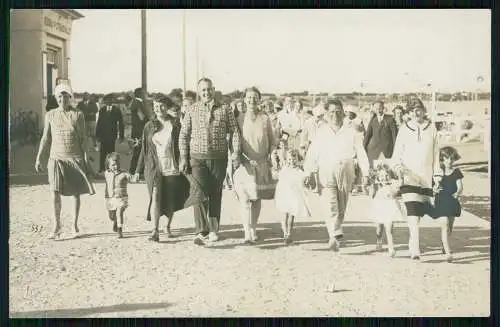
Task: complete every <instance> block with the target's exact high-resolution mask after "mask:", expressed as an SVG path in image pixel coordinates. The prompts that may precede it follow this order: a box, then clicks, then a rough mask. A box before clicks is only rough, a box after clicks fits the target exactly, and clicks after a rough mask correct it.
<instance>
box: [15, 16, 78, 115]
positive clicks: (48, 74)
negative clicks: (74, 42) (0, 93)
mask: <svg viewBox="0 0 500 327" xmlns="http://www.w3.org/2000/svg"><path fill="white" fill-rule="evenodd" d="M82 17H83V15H82V14H80V13H79V12H77V11H76V10H72V9H14V10H11V15H10V36H11V37H10V83H9V88H10V90H9V91H10V102H9V104H10V110H11V111H12V113H14V114H15V113H16V112H20V111H27V112H29V111H33V112H34V113H36V114H37V116H38V117H43V114H44V112H45V104H46V103H47V98H48V97H49V96H50V95H51V94H52V92H53V90H54V87H55V86H56V85H57V84H58V83H69V84H70V74H69V71H68V64H69V60H70V59H71V55H70V42H71V29H72V24H73V21H74V20H76V19H80V18H82ZM39 124H43V119H39Z"/></svg>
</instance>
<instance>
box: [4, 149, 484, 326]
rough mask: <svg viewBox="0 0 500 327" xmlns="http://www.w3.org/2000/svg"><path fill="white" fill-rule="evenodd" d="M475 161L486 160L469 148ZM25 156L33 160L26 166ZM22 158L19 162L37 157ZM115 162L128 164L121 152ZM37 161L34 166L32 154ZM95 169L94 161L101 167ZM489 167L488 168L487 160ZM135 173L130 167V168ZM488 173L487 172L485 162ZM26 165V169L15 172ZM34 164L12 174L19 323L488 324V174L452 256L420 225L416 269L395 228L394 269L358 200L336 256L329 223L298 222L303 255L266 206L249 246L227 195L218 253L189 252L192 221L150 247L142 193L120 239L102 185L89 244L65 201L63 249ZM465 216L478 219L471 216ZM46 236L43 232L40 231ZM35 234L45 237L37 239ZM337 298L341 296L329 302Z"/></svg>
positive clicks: (470, 178) (468, 190) (402, 233)
mask: <svg viewBox="0 0 500 327" xmlns="http://www.w3.org/2000/svg"><path fill="white" fill-rule="evenodd" d="M469 147H470V150H469V149H468V150H467V152H469V153H470V154H471V155H470V156H469V158H471V159H469V160H470V161H472V162H473V161H475V160H472V158H474V159H475V158H478V159H479V157H480V156H482V157H484V153H483V152H482V150H481V149H479V148H478V147H477V146H476V147H473V146H469ZM23 151H25V152H26V151H28V152H27V153H25V154H23ZM23 151H21V152H16V153H15V156H14V158H13V159H16V157H17V158H22V157H23V156H27V155H30V150H29V149H28V150H23ZM118 151H120V152H122V153H125V152H126V147H125V146H124V145H121V146H119V147H118ZM31 155H32V154H31ZM93 156H94V158H95V159H97V158H98V156H97V154H94V155H93ZM483 159H484V158H483ZM125 161H126V162H127V161H128V159H125ZM477 161H481V160H477ZM17 162H18V163H19V162H20V161H19V160H17ZM32 165H33V164H32V163H31V164H30V165H27V166H26V167H23V166H22V165H21V164H16V165H15V166H13V167H11V173H13V174H14V175H15V177H12V176H11V184H12V185H11V186H10V237H9V251H10V267H9V271H10V276H9V286H10V291H9V293H10V301H9V302H10V307H9V312H10V316H11V317H172V316H175V317H187V316H189V317H199V316H219V317H232V316H346V317H349V316H358V317H359V316H362V317H364V316H487V315H489V312H490V310H489V309H490V225H489V220H490V217H489V196H490V190H489V180H488V176H487V174H486V175H485V174H484V173H476V172H466V174H465V175H466V176H465V179H464V183H465V185H466V187H465V190H464V199H463V200H466V201H465V202H467V201H469V202H470V203H469V204H465V203H464V208H466V210H468V211H473V210H476V211H477V210H478V209H477V208H481V210H482V211H481V214H479V213H478V212H479V211H478V212H474V214H476V215H478V216H482V218H483V219H479V218H478V217H476V216H474V215H472V214H470V213H469V212H465V213H464V215H463V217H461V218H459V219H457V223H456V228H455V230H454V233H453V235H452V239H451V247H452V249H453V251H454V252H455V261H454V262H453V263H446V262H445V261H444V257H443V255H442V254H441V253H440V250H439V247H440V236H439V229H438V226H437V225H436V223H435V222H434V221H431V220H430V219H428V218H427V219H425V218H424V220H423V221H422V225H421V236H420V238H421V248H422V252H423V256H422V260H421V261H420V262H416V261H411V260H410V259H409V255H408V250H407V245H406V243H407V241H408V230H407V227H406V224H405V223H404V222H399V223H397V224H396V228H395V243H396V250H397V254H396V258H393V259H391V258H389V257H388V256H387V253H386V252H381V253H380V252H375V251H374V244H375V235H374V233H375V231H374V226H373V225H372V223H370V221H369V220H368V218H367V216H366V211H365V210H364V209H365V208H366V207H367V205H368V203H367V199H366V198H365V197H364V196H353V197H351V200H350V202H349V208H348V212H347V217H346V222H345V241H344V243H343V248H342V249H341V252H340V254H335V253H332V252H330V251H327V250H326V246H327V233H326V228H325V227H324V225H323V223H322V222H321V218H320V217H319V216H318V215H317V214H314V215H313V217H310V218H298V219H297V221H296V231H295V235H294V239H295V244H294V245H292V246H284V245H283V244H282V241H281V239H280V237H281V232H280V225H279V219H280V214H279V213H278V212H277V211H276V209H275V208H274V205H273V203H272V202H271V201H265V202H264V203H263V209H262V212H263V214H262V216H261V218H260V225H259V228H258V231H259V233H260V236H261V238H263V240H262V241H261V242H260V243H259V244H258V245H257V246H254V247H248V246H243V245H242V244H241V238H242V237H243V232H242V231H241V225H240V224H239V217H238V216H237V207H236V202H235V200H234V197H233V195H232V194H231V193H230V192H226V193H225V194H224V199H223V213H222V226H221V237H222V238H223V239H222V240H221V241H220V242H217V243H213V244H211V245H210V246H208V247H207V248H200V247H197V246H196V245H194V244H193V242H192V238H193V226H194V222H193V218H192V210H191V209H186V210H183V211H181V212H178V213H177V214H176V216H175V217H174V222H173V226H172V227H173V229H174V230H173V231H174V234H175V235H174V237H173V238H171V239H167V238H166V236H165V235H164V234H162V235H161V239H160V240H161V243H158V244H156V243H151V242H148V240H147V236H148V234H149V233H150V231H151V224H150V223H149V222H147V221H146V220H145V219H144V216H145V211H144V208H145V206H146V203H147V192H146V188H145V185H144V184H135V185H131V186H130V193H131V194H134V196H133V197H131V199H130V208H129V209H128V211H127V218H126V219H127V220H126V225H125V229H124V230H125V233H124V234H125V238H124V239H118V238H117V237H116V235H115V234H114V233H113V232H112V230H111V229H112V228H111V223H110V221H109V219H108V218H107V215H106V212H105V210H104V199H103V192H104V184H103V182H102V181H96V184H95V187H96V192H97V194H96V195H94V196H91V197H90V196H84V197H82V209H81V219H80V228H81V230H82V232H83V237H82V238H80V239H68V237H69V231H70V227H71V225H72V222H71V218H70V211H69V208H70V207H69V201H70V199H69V198H63V213H62V215H63V218H62V220H63V224H64V231H65V233H64V234H63V240H61V241H57V242H54V241H50V240H47V239H46V237H47V235H48V234H49V232H50V230H51V228H52V221H51V220H52V219H51V203H50V199H49V194H48V185H46V183H47V177H46V176H43V175H42V176H20V175H17V174H18V173H19V172H23V174H24V175H26V172H28V174H27V175H29V173H30V172H31V170H30V169H32V168H30V167H32ZM469 208H471V209H473V210H469ZM40 229H41V231H40ZM36 230H38V232H37V231H36ZM332 289H333V292H332Z"/></svg>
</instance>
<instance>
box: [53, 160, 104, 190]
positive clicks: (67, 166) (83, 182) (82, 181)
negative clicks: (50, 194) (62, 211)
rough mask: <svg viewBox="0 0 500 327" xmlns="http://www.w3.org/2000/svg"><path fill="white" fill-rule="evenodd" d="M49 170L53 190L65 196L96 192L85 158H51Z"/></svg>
mask: <svg viewBox="0 0 500 327" xmlns="http://www.w3.org/2000/svg"><path fill="white" fill-rule="evenodd" d="M47 170H48V177H49V186H50V190H51V191H54V192H59V194H61V195H64V196H70V195H81V194H90V195H92V194H95V190H94V186H93V185H92V182H91V180H90V177H89V175H90V174H91V172H89V171H88V167H87V165H86V163H85V160H83V159H74V158H68V159H54V158H50V159H49V162H48V165H47Z"/></svg>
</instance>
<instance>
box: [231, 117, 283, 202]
mask: <svg viewBox="0 0 500 327" xmlns="http://www.w3.org/2000/svg"><path fill="white" fill-rule="evenodd" d="M237 120H238V126H239V128H240V131H241V153H242V156H243V160H242V165H241V166H240V168H238V169H237V171H238V170H239V169H245V170H246V174H245V173H244V172H243V171H241V170H240V171H239V172H238V173H237V172H235V173H234V175H233V181H234V184H235V185H234V186H235V191H236V192H238V191H237V190H238V189H241V188H240V187H239V186H238V185H237V184H242V183H243V184H245V183H247V182H248V180H250V179H248V178H247V177H244V178H240V177H243V176H245V175H251V176H255V187H256V189H257V190H256V191H257V198H259V199H272V198H274V191H275V189H276V181H275V180H273V178H272V173H271V162H270V154H271V151H272V149H273V148H274V144H275V142H276V141H275V137H274V131H273V128H272V124H271V121H270V119H269V117H268V116H267V115H266V114H263V113H257V114H256V116H255V117H252V115H251V113H249V112H248V111H247V112H246V113H245V114H240V115H239V116H238V119H237ZM249 160H254V161H255V162H256V163H257V166H256V167H253V166H252V165H251V164H250V161H249Z"/></svg>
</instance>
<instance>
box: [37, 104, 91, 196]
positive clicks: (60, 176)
mask: <svg viewBox="0 0 500 327" xmlns="http://www.w3.org/2000/svg"><path fill="white" fill-rule="evenodd" d="M45 119H46V121H47V123H48V131H47V133H48V136H49V138H50V140H51V146H50V156H49V162H48V165H47V170H48V177H49V185H50V190H51V191H56V192H59V193H60V194H61V195H65V196H69V195H80V194H91V195H92V194H95V190H94V186H93V185H92V182H91V181H90V178H89V175H90V173H91V171H90V169H89V166H88V164H87V163H86V162H85V153H84V137H85V118H84V116H83V113H82V112H81V111H80V110H77V109H74V108H68V109H67V110H63V109H62V108H57V109H53V110H51V111H49V112H47V114H46V116H45Z"/></svg>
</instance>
